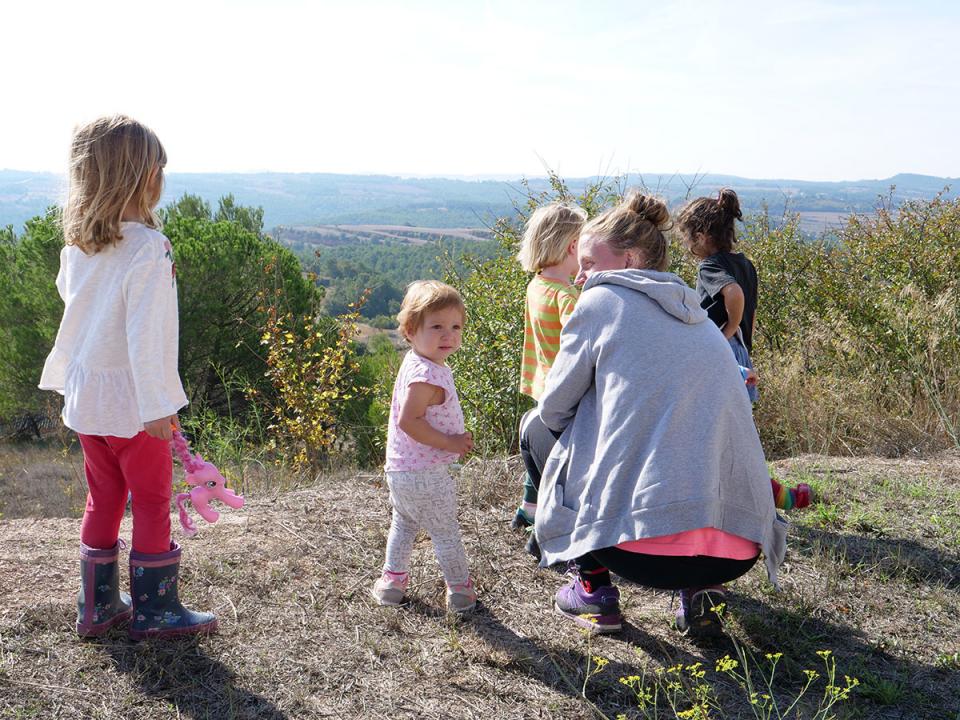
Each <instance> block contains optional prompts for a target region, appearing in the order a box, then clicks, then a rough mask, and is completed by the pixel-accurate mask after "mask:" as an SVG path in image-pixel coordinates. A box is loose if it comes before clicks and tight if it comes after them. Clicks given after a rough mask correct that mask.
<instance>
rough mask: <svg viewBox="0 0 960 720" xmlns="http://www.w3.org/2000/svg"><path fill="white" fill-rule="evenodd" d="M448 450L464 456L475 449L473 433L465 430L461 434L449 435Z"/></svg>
mask: <svg viewBox="0 0 960 720" xmlns="http://www.w3.org/2000/svg"><path fill="white" fill-rule="evenodd" d="M447 438H448V440H447V450H449V451H450V452H452V453H456V454H457V455H459V456H460V457H463V456H464V455H466V454H467V453H468V452H470V451H471V450H473V433H469V432H465V433H461V434H459V435H447Z"/></svg>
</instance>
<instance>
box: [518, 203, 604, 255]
mask: <svg viewBox="0 0 960 720" xmlns="http://www.w3.org/2000/svg"><path fill="white" fill-rule="evenodd" d="M586 221H587V212H586V210H584V209H583V208H581V207H578V206H576V205H568V204H566V203H560V202H552V203H549V204H548V205H543V206H541V207H538V208H537V209H536V210H535V211H534V213H533V214H532V215H531V216H530V218H529V219H528V220H527V229H526V231H525V232H524V233H523V242H522V243H521V244H520V252H519V253H517V260H519V261H520V265H521V266H523V269H524V270H526V271H527V272H540V271H541V270H543V269H544V268H548V267H552V266H554V265H559V264H560V263H562V262H563V259H564V257H566V255H567V248H568V247H570V243H571V242H573V241H575V240H576V239H577V238H579V237H580V230H581V229H582V228H583V224H584V223H585V222H586Z"/></svg>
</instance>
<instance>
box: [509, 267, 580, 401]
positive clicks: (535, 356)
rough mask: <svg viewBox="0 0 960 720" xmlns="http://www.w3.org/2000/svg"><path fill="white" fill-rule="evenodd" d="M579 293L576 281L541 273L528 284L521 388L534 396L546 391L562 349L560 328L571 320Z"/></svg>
mask: <svg viewBox="0 0 960 720" xmlns="http://www.w3.org/2000/svg"><path fill="white" fill-rule="evenodd" d="M579 295H580V289H579V288H578V287H577V286H576V285H571V284H569V283H563V282H557V281H556V280H547V279H545V278H544V277H543V276H541V275H539V274H538V275H535V276H534V278H533V280H531V281H530V284H529V285H527V302H526V307H525V308H524V311H523V363H522V364H521V365H520V392H522V393H523V394H524V395H529V396H530V397H532V398H533V399H534V400H537V399H539V398H540V395H542V394H543V386H544V382H545V381H546V379H547V373H548V372H550V368H551V367H552V366H553V361H554V358H556V357H557V352H558V351H559V350H560V330H561V329H562V328H563V326H564V325H566V324H567V320H568V319H569V318H570V313H572V312H573V307H574V305H576V303H577V298H578V297H579Z"/></svg>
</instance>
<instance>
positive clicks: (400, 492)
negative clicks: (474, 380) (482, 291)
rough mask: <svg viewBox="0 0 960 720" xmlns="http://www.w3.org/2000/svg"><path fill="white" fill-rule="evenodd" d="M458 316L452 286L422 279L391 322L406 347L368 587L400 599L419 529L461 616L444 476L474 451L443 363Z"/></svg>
mask: <svg viewBox="0 0 960 720" xmlns="http://www.w3.org/2000/svg"><path fill="white" fill-rule="evenodd" d="M465 316H466V310H465V308H464V305H463V299H462V298H461V297H460V294H459V293H458V292H457V291H456V290H455V289H454V288H452V287H450V286H449V285H445V284H444V283H441V282H436V281H434V280H423V281H419V282H415V283H412V284H411V285H410V286H409V287H408V288H407V292H406V295H405V296H404V298H403V304H402V305H401V308H400V314H399V316H398V318H397V319H398V320H399V323H400V332H401V334H402V335H403V337H404V338H405V339H406V340H407V342H409V343H410V347H411V349H410V350H409V351H408V352H407V354H406V356H405V357H404V359H403V364H402V365H401V366H400V370H399V372H398V373H397V379H396V382H395V383H394V386H393V400H392V402H391V404H390V421H389V425H388V426H387V460H386V465H385V466H384V471H385V473H386V476H387V486H388V487H389V488H390V503H391V505H392V506H393V520H392V522H391V524H390V533H389V535H388V536H387V557H386V561H385V562H384V566H383V572H382V573H381V575H380V578H379V579H378V580H377V582H376V583H375V584H374V586H373V589H372V593H373V597H374V599H376V601H377V602H378V603H380V604H381V605H399V604H401V603H402V602H403V600H404V599H405V596H406V590H407V584H408V582H409V575H408V570H409V565H410V555H411V554H412V552H413V542H414V540H415V539H416V536H417V532H418V531H419V530H420V528H423V529H425V530H426V531H427V532H428V533H429V535H430V539H431V540H432V541H433V547H434V551H435V552H436V556H437V562H438V563H439V564H440V569H441V571H442V572H443V577H444V580H445V581H446V584H447V607H448V608H449V609H450V610H452V611H454V612H458V613H460V612H467V611H470V610H472V609H473V608H474V607H475V606H476V602H477V593H476V591H475V590H474V587H473V581H472V580H471V579H470V572H469V567H468V565H467V557H466V552H465V550H464V548H463V541H462V540H461V538H460V524H459V522H458V520H457V487H456V483H455V482H454V480H453V478H452V477H451V476H450V464H451V463H453V462H455V461H456V460H458V459H459V458H460V457H462V456H463V455H466V454H467V453H468V452H469V451H470V450H471V449H472V448H473V437H472V435H471V434H470V433H469V432H465V430H464V425H463V411H462V410H461V408H460V400H459V398H458V397H457V389H456V387H455V386H454V383H453V373H452V372H451V371H450V368H449V367H448V366H447V364H446V360H447V358H448V357H449V356H450V355H452V354H453V353H454V352H456V351H457V350H458V349H459V348H460V342H461V335H462V333H463V323H464V320H465Z"/></svg>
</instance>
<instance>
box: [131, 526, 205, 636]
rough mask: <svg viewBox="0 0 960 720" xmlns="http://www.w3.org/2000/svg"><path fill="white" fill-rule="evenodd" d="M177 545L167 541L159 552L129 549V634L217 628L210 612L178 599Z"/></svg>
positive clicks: (192, 631)
mask: <svg viewBox="0 0 960 720" xmlns="http://www.w3.org/2000/svg"><path fill="white" fill-rule="evenodd" d="M179 574H180V546H179V545H177V544H176V543H175V542H171V543H170V550H169V552H165V553H160V554H159V555H148V554H147V553H138V552H131V553H130V588H131V590H132V592H133V622H132V623H131V624H130V637H131V638H133V639H134V640H143V639H144V638H148V637H170V636H172V635H190V634H208V633H212V632H214V631H215V630H216V629H217V618H216V616H215V615H213V614H212V613H207V612H194V611H193V610H188V609H187V608H185V607H184V606H183V605H182V604H181V603H180V599H179V596H178V593H177V579H178V577H179Z"/></svg>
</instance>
